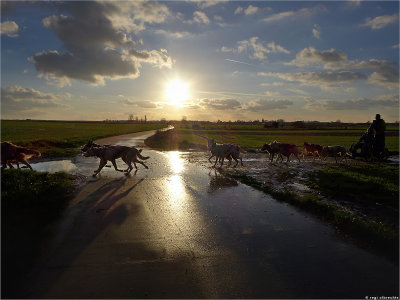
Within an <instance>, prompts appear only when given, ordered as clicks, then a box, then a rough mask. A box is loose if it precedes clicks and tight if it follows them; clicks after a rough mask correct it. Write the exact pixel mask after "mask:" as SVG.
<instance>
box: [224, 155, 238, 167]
mask: <svg viewBox="0 0 400 300" xmlns="http://www.w3.org/2000/svg"><path fill="white" fill-rule="evenodd" d="M226 158H227V159H228V160H229V165H228V167H230V166H231V163H232V157H231V156H227V157H226ZM235 160H236V158H235Z"/></svg>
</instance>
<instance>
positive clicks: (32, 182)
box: [1, 169, 74, 219]
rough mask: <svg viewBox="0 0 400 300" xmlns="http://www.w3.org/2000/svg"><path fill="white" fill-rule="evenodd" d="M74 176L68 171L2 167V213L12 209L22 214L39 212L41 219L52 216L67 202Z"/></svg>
mask: <svg viewBox="0 0 400 300" xmlns="http://www.w3.org/2000/svg"><path fill="white" fill-rule="evenodd" d="M73 179H74V177H73V176H72V175H69V174H66V173H54V174H50V173H47V172H36V171H31V170H22V169H2V171H1V205H2V213H3V212H4V210H8V209H10V210H15V211H18V212H19V213H21V214H23V213H39V214H40V215H41V219H43V218H45V219H52V218H53V217H54V216H56V215H57V214H58V212H59V211H60V210H62V209H63V207H64V206H65V204H66V203H67V201H68V199H69V195H70V194H71V192H72V182H73Z"/></svg>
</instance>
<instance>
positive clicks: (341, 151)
mask: <svg viewBox="0 0 400 300" xmlns="http://www.w3.org/2000/svg"><path fill="white" fill-rule="evenodd" d="M321 154H322V157H323V158H324V160H325V159H326V158H327V157H328V156H334V157H335V161H336V163H337V157H338V156H340V157H341V158H342V160H343V158H344V159H345V161H346V163H347V156H350V157H351V156H352V155H351V153H349V152H348V151H347V150H346V148H345V147H343V146H339V145H335V146H326V147H324V148H323V149H322V153H321Z"/></svg>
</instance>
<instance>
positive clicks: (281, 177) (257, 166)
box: [185, 152, 398, 226]
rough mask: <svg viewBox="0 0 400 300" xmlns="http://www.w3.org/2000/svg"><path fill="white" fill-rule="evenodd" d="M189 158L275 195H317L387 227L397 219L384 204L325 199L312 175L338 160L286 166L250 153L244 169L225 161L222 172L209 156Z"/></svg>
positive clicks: (309, 160)
mask: <svg viewBox="0 0 400 300" xmlns="http://www.w3.org/2000/svg"><path fill="white" fill-rule="evenodd" d="M185 157H186V159H187V160H188V161H190V162H191V163H195V164H197V165H201V166H203V167H207V168H210V172H217V173H222V174H225V175H227V176H231V177H233V178H240V177H241V176H246V177H250V178H251V179H252V180H255V182H257V183H258V184H261V186H267V187H268V189H269V190H272V191H273V192H278V193H279V192H294V193H295V194H296V195H298V196H300V197H301V196H305V195H307V194H314V195H317V197H318V200H320V201H327V202H329V203H334V204H336V205H337V206H338V207H339V208H340V209H343V210H345V211H348V212H351V213H353V214H355V215H357V216H359V217H363V218H365V217H378V218H379V219H381V220H383V222H384V223H386V224H387V225H391V226H393V225H394V224H393V220H389V218H387V219H385V217H382V216H385V215H393V211H392V210H393V208H387V207H384V206H383V205H382V204H381V203H375V205H364V204H363V205H360V204H358V203H355V202H352V201H348V200H345V199H340V198H337V197H330V196H327V195H322V194H321V193H320V192H319V191H318V190H315V189H314V188H313V187H312V186H311V185H310V184H309V175H310V174H311V173H312V172H314V171H317V170H320V169H322V168H324V167H325V166H327V165H330V164H336V162H335V159H334V158H327V159H326V160H322V161H321V160H319V159H315V161H313V159H312V157H305V158H304V159H302V160H301V161H300V162H299V161H298V160H297V159H295V158H293V157H292V158H291V161H290V162H286V159H284V161H283V162H280V161H278V162H277V161H276V158H274V161H273V162H270V160H269V155H268V154H266V153H250V152H247V153H245V154H243V166H241V165H240V164H239V165H238V166H237V167H235V164H236V163H235V162H234V161H233V160H232V165H231V166H228V165H229V161H227V160H225V162H224V165H223V167H222V168H220V167H219V163H217V168H213V165H214V162H215V158H212V159H211V161H212V163H210V162H209V161H208V158H209V157H210V154H209V152H188V153H186V155H185ZM386 163H391V164H398V157H392V158H391V159H390V160H389V161H388V162H386ZM338 164H341V165H359V164H364V162H363V161H360V160H354V159H347V161H345V160H343V161H342V162H338ZM258 186H259V185H258ZM388 210H390V211H388ZM397 214H398V211H397Z"/></svg>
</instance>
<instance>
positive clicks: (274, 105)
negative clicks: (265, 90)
mask: <svg viewBox="0 0 400 300" xmlns="http://www.w3.org/2000/svg"><path fill="white" fill-rule="evenodd" d="M291 105H293V102H292V101H290V100H263V99H258V100H255V101H251V102H249V103H247V104H245V105H244V106H243V108H244V109H246V110H250V111H254V112H257V111H262V110H272V109H287V108H289V106H291Z"/></svg>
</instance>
